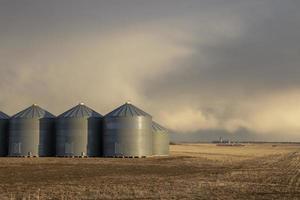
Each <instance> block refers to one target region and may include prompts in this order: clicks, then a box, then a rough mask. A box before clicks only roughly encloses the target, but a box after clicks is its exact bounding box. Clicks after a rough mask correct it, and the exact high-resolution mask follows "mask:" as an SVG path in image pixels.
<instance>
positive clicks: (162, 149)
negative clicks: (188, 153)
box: [153, 131, 170, 156]
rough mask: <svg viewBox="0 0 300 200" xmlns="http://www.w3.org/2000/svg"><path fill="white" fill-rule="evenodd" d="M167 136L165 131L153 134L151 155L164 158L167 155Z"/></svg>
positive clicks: (168, 140) (168, 139)
mask: <svg viewBox="0 0 300 200" xmlns="http://www.w3.org/2000/svg"><path fill="white" fill-rule="evenodd" d="M169 143H170V138H169V134H168V133H167V132H165V131H155V132H153V155H156V156H166V155H169Z"/></svg>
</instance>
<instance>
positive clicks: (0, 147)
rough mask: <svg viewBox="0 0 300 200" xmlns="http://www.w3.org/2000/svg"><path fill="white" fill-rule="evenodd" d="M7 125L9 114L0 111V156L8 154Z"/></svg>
mask: <svg viewBox="0 0 300 200" xmlns="http://www.w3.org/2000/svg"><path fill="white" fill-rule="evenodd" d="M8 125H9V116H8V115H7V114H5V113H3V112H1V111H0V156H1V157H2V156H7V154H8Z"/></svg>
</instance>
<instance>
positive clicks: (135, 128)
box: [103, 116, 153, 157]
mask: <svg viewBox="0 0 300 200" xmlns="http://www.w3.org/2000/svg"><path fill="white" fill-rule="evenodd" d="M151 125H152V118H151V117H143V116H136V117H105V118H104V132H103V154H104V156H139V157H141V156H151V155H152V152H153V151H152V139H153V134H152V127H151Z"/></svg>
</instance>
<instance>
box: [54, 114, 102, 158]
mask: <svg viewBox="0 0 300 200" xmlns="http://www.w3.org/2000/svg"><path fill="white" fill-rule="evenodd" d="M101 122H102V119H101V118H90V119H87V118H59V119H58V120H57V129H56V131H57V132H56V155H57V156H91V157H93V156H100V155H101V133H102V126H101V124H102V123H101Z"/></svg>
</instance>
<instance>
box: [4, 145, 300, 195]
mask: <svg viewBox="0 0 300 200" xmlns="http://www.w3.org/2000/svg"><path fill="white" fill-rule="evenodd" d="M137 198H139V199H300V146H297V145H277V146H276V147H272V144H260V145H246V146H245V147H217V146H215V145H211V144H185V145H171V156H170V157H162V158H148V159H108V158H90V159H67V158H30V159H29V158H27V159H24V158H1V159H0V199H137Z"/></svg>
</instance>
